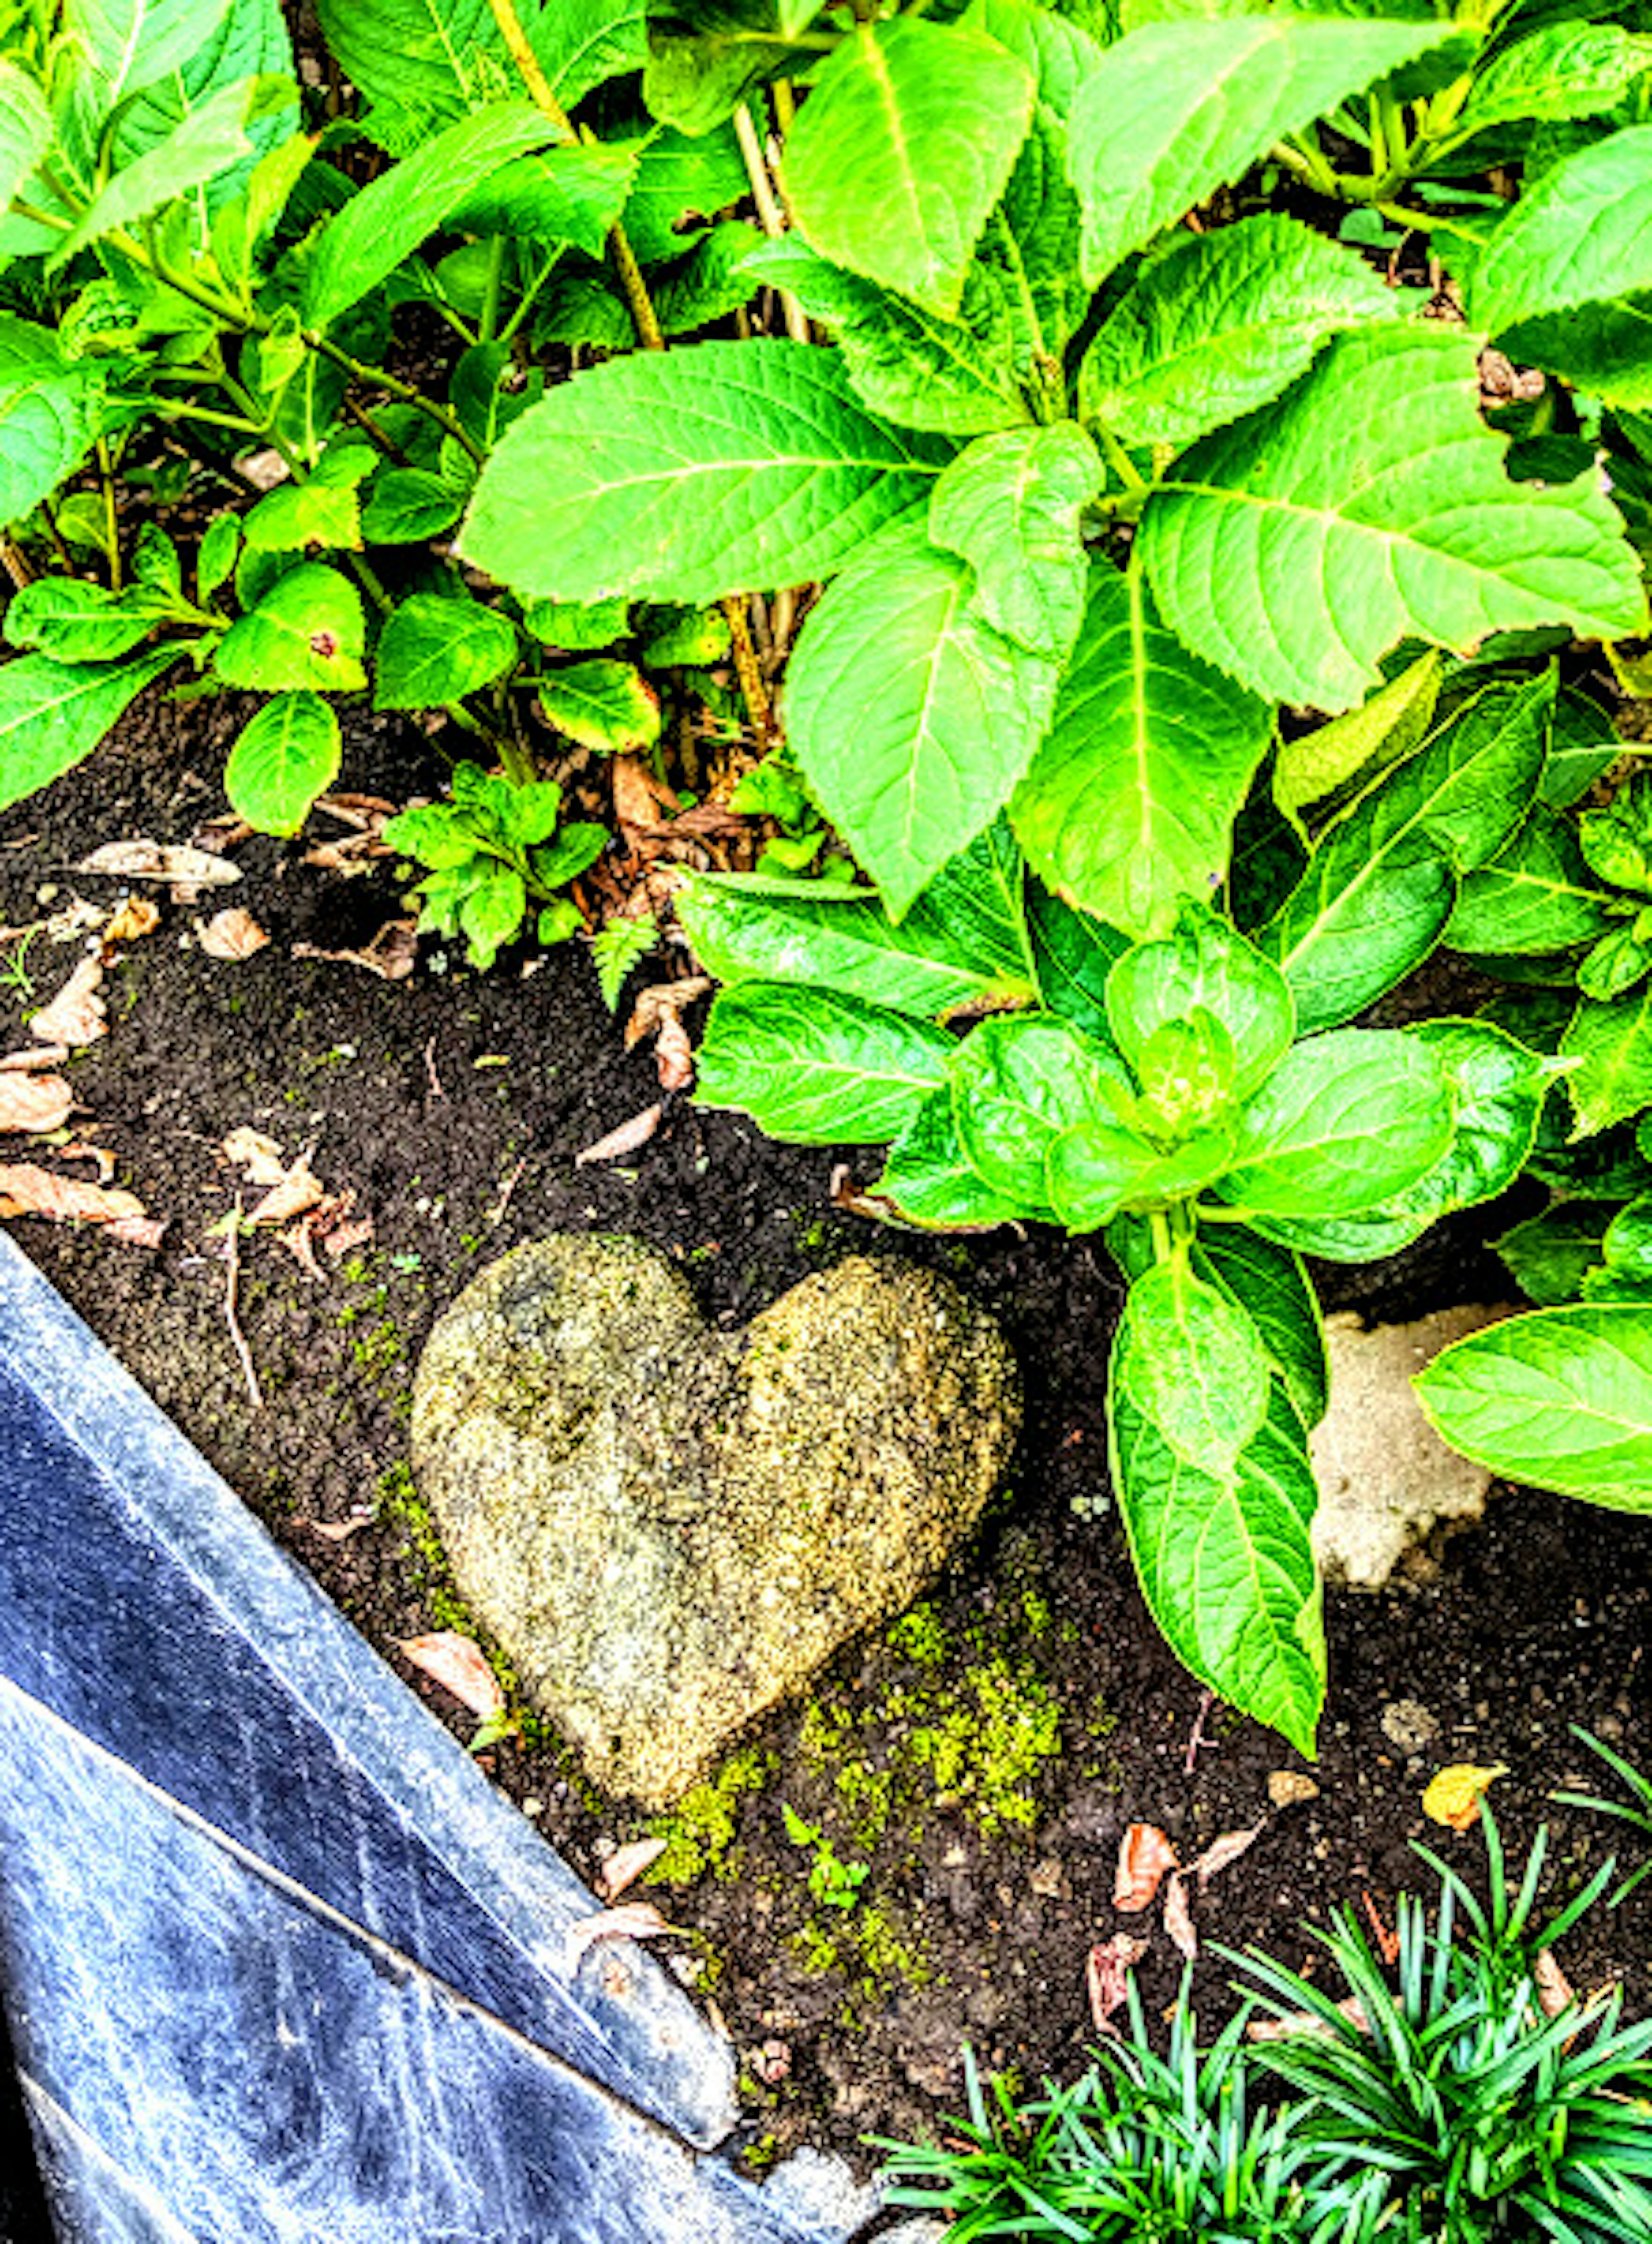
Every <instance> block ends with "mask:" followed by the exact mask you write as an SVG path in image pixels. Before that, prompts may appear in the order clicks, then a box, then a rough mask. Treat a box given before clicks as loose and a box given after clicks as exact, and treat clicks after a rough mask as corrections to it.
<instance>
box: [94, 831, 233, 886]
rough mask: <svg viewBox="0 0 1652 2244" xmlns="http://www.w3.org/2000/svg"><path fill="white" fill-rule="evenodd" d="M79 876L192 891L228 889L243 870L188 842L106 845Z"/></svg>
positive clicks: (116, 843) (95, 851) (117, 843)
mask: <svg viewBox="0 0 1652 2244" xmlns="http://www.w3.org/2000/svg"><path fill="white" fill-rule="evenodd" d="M75 870H76V872H78V873H105V874H107V875H111V876H112V877H113V878H114V879H116V880H121V881H166V882H173V881H181V882H185V883H186V885H187V886H188V887H190V888H192V889H227V888H228V887H229V886H231V884H232V883H233V882H236V881H239V880H240V867H239V866H238V865H232V864H231V863H230V862H229V860H228V859H227V857H215V856H213V854H212V852H211V851H210V850H207V849H196V848H192V847H191V845H190V844H189V843H188V842H151V841H148V840H144V841H140V842H105V843H104V845H103V847H102V848H101V849H94V850H93V851H92V853H91V856H90V857H83V858H82V859H81V861H80V862H79V864H78V865H77V866H76V867H75Z"/></svg>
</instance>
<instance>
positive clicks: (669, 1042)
mask: <svg viewBox="0 0 1652 2244" xmlns="http://www.w3.org/2000/svg"><path fill="white" fill-rule="evenodd" d="M654 1072H655V1073H656V1075H658V1077H659V1078H660V1089H661V1091H692V1090H693V1089H694V1044H693V1043H692V1042H691V1041H690V1038H689V1035H688V1031H687V1029H685V1028H684V1026H683V1024H682V1023H681V1022H680V1020H678V1018H677V1017H676V1016H675V1015H673V1016H672V1017H671V1018H670V1019H669V1020H668V1021H662V1022H661V1023H660V1034H659V1035H658V1037H656V1038H655V1039H654Z"/></svg>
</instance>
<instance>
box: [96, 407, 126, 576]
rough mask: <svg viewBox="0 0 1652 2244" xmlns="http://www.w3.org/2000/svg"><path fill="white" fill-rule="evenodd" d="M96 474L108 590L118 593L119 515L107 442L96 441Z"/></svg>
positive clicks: (104, 439) (101, 438) (104, 438)
mask: <svg viewBox="0 0 1652 2244" xmlns="http://www.w3.org/2000/svg"><path fill="white" fill-rule="evenodd" d="M98 476H99V477H100V478H101V480H102V483H103V500H104V524H105V529H104V535H105V538H106V540H107V542H108V546H109V589H110V591H112V592H118V591H119V590H120V588H121V583H122V578H121V573H120V514H119V510H118V507H117V505H116V504H115V477H114V470H112V467H111V466H110V463H109V441H108V439H107V437H105V436H99V437H98Z"/></svg>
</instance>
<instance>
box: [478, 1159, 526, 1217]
mask: <svg viewBox="0 0 1652 2244" xmlns="http://www.w3.org/2000/svg"><path fill="white" fill-rule="evenodd" d="M527 1166H528V1157H527V1155H526V1154H525V1153H524V1155H523V1156H522V1159H520V1160H519V1161H518V1163H517V1165H516V1166H515V1168H513V1169H512V1170H511V1173H510V1175H509V1176H508V1177H507V1178H506V1179H505V1180H504V1183H503V1184H502V1185H501V1186H500V1187H499V1197H498V1200H495V1201H494V1203H493V1205H492V1206H491V1208H489V1210H488V1212H487V1213H486V1215H485V1216H484V1218H483V1220H484V1222H485V1223H486V1224H487V1226H488V1227H489V1229H490V1230H492V1229H495V1228H496V1227H498V1225H499V1224H501V1223H503V1222H504V1211H505V1210H506V1208H507V1207H509V1206H510V1205H511V1193H513V1192H514V1191H515V1190H516V1188H517V1186H518V1184H519V1183H520V1182H521V1180H522V1172H523V1170H524V1169H525V1168H526V1167H527Z"/></svg>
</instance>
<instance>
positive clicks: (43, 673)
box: [0, 646, 178, 809]
mask: <svg viewBox="0 0 1652 2244" xmlns="http://www.w3.org/2000/svg"><path fill="white" fill-rule="evenodd" d="M177 656H178V650H177V649H176V648H175V647H170V646H158V647H152V648H151V649H150V650H149V652H147V653H146V654H141V655H139V658H138V659H137V660H136V661H135V662H129V663H126V664H125V665H124V666H122V667H121V668H120V669H118V670H111V669H108V668H107V667H106V666H105V665H103V664H101V663H99V664H97V665H90V664H85V663H64V662H53V661H52V660H51V658H50V657H49V656H47V655H44V654H24V655H19V656H18V657H17V660H16V661H15V662H8V663H3V664H0V809H6V808H10V805H11V804H12V803H14V802H21V801H23V799H24V795H27V794H37V793H38V791H39V790H40V788H42V787H44V786H46V785H47V784H48V783H49V781H52V780H54V779H56V778H58V775H59V774H61V773H64V772H66V771H69V770H71V769H72V768H73V767H74V766H75V765H76V764H78V763H79V762H81V761H82V760H84V759H85V757H87V756H89V755H90V754H91V752H92V750H93V749H94V748H95V747H97V745H98V741H99V740H102V738H103V736H104V734H105V733H106V732H107V731H108V730H109V728H110V727H111V726H112V724H114V722H115V721H116V720H117V719H118V717H119V716H120V715H121V714H122V713H123V712H124V711H125V707H126V705H127V703H128V702H130V701H131V700H132V699H133V698H134V696H136V695H137V694H139V693H141V692H142V691H143V689H144V687H145V686H147V685H148V683H149V681H150V679H152V678H158V677H159V675H160V673H161V672H162V671H163V670H165V669H166V667H167V666H168V665H169V664H171V663H173V662H174V661H176V659H177Z"/></svg>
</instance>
